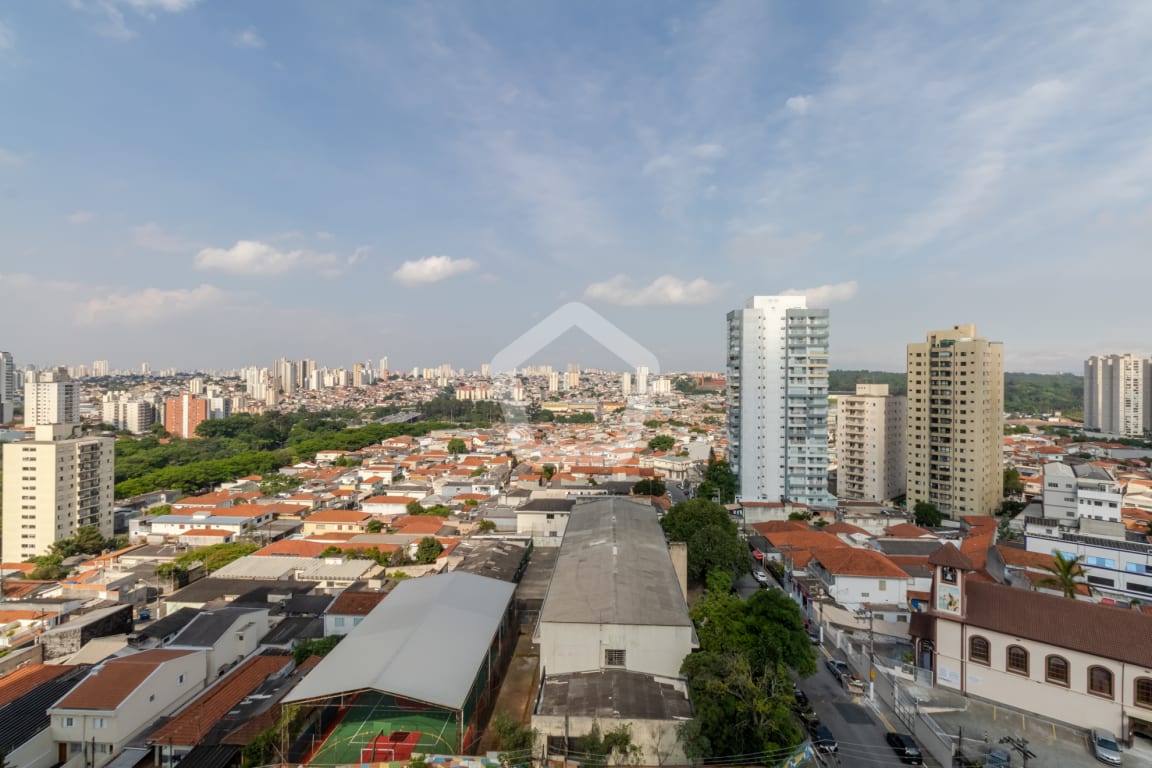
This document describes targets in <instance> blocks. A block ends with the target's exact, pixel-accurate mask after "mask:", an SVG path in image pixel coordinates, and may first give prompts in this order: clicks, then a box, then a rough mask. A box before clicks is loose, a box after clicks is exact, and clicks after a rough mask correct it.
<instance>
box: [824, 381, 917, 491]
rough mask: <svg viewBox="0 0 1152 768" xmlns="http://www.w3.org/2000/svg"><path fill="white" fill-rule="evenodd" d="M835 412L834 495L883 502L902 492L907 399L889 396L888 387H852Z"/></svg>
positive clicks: (838, 400)
mask: <svg viewBox="0 0 1152 768" xmlns="http://www.w3.org/2000/svg"><path fill="white" fill-rule="evenodd" d="M836 409H837V422H836V456H837V459H838V466H839V469H838V470H837V482H836V495H837V496H838V497H840V498H841V499H847V500H850V501H885V500H887V499H893V498H896V497H897V496H900V495H901V494H903V493H904V458H905V457H904V432H905V429H906V425H907V421H906V419H907V415H908V399H907V398H906V397H904V396H903V395H890V394H888V385H887V384H857V385H856V394H854V395H841V396H840V397H838V398H837V399H836Z"/></svg>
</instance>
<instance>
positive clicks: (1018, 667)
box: [1008, 645, 1028, 675]
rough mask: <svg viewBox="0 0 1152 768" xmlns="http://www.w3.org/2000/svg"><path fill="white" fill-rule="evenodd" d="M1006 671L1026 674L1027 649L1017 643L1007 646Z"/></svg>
mask: <svg viewBox="0 0 1152 768" xmlns="http://www.w3.org/2000/svg"><path fill="white" fill-rule="evenodd" d="M1008 671H1009V672H1015V673H1016V674H1018V675H1026V674H1028V651H1026V650H1024V649H1023V648H1021V647H1020V646H1018V645H1010V646H1008Z"/></svg>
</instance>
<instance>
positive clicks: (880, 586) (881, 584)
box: [876, 579, 888, 592]
mask: <svg viewBox="0 0 1152 768" xmlns="http://www.w3.org/2000/svg"><path fill="white" fill-rule="evenodd" d="M876 588H877V589H879V590H880V591H881V592H883V591H884V590H886V589H888V582H887V581H885V580H884V579H880V580H879V581H878V582H876Z"/></svg>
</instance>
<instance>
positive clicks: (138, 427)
mask: <svg viewBox="0 0 1152 768" xmlns="http://www.w3.org/2000/svg"><path fill="white" fill-rule="evenodd" d="M101 407H102V408H101V410H102V418H101V419H100V420H101V421H103V422H104V423H105V424H111V425H112V426H114V427H116V429H123V430H127V431H129V432H131V433H132V434H134V435H140V434H143V433H145V432H147V431H148V429H149V428H150V427H151V426H152V424H153V423H154V422H155V421H156V404H155V403H153V402H150V401H148V400H145V399H142V398H139V397H133V396H131V395H128V394H125V393H123V392H109V393H108V394H106V395H104V399H103V401H102V402H101Z"/></svg>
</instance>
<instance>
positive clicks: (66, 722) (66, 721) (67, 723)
mask: <svg viewBox="0 0 1152 768" xmlns="http://www.w3.org/2000/svg"><path fill="white" fill-rule="evenodd" d="M74 725H76V721H75V720H74V719H72V718H71V717H66V718H64V727H65V728H71V727H72V726H74Z"/></svg>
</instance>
